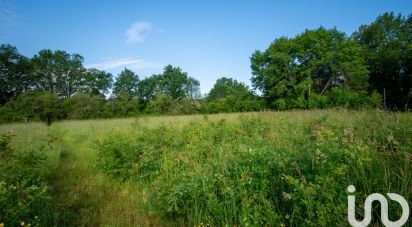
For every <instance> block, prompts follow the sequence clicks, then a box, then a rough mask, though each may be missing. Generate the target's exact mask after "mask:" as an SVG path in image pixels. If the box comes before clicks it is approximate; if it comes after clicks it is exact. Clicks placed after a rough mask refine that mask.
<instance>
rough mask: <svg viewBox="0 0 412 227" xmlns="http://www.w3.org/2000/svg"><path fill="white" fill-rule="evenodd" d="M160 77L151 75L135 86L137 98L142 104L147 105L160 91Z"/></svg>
mask: <svg viewBox="0 0 412 227" xmlns="http://www.w3.org/2000/svg"><path fill="white" fill-rule="evenodd" d="M161 80H162V75H152V76H150V77H146V78H145V79H143V80H141V81H140V82H139V84H138V85H137V87H138V89H137V96H138V98H139V100H140V101H141V102H143V103H147V102H148V101H150V100H151V99H153V98H154V97H155V96H156V93H158V92H160V90H161Z"/></svg>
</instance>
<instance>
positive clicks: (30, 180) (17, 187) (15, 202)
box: [0, 135, 54, 226]
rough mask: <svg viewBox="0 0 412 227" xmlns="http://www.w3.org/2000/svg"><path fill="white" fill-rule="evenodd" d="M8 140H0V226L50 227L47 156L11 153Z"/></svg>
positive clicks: (37, 153)
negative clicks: (0, 224) (23, 224)
mask: <svg viewBox="0 0 412 227" xmlns="http://www.w3.org/2000/svg"><path fill="white" fill-rule="evenodd" d="M10 138H11V137H10V136H7V135H3V136H1V137H0V223H3V224H4V225H5V226H18V225H21V224H22V223H23V222H24V223H25V224H26V225H27V224H30V225H31V226H46V225H52V224H53V218H54V217H53V211H52V205H51V204H52V203H51V193H50V187H49V185H48V184H47V178H48V177H49V176H50V173H51V169H50V166H49V165H48V164H47V157H46V156H45V155H44V154H43V153H42V152H40V151H38V150H26V151H24V152H16V151H14V150H13V149H11V148H10V147H9V143H10Z"/></svg>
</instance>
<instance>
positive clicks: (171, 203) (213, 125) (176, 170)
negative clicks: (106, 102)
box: [97, 114, 412, 226]
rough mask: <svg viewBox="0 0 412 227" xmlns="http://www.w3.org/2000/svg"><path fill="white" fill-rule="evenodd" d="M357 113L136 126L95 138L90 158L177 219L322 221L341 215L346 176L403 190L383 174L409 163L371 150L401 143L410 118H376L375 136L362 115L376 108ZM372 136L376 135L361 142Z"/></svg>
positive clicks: (372, 186)
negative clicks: (401, 123)
mask: <svg viewBox="0 0 412 227" xmlns="http://www.w3.org/2000/svg"><path fill="white" fill-rule="evenodd" d="M366 116H368V118H365V117H363V118H360V119H358V120H355V121H354V122H353V125H354V127H351V126H349V125H347V124H346V123H345V122H344V121H336V120H329V117H328V116H327V115H324V116H320V117H318V118H314V119H313V120H310V121H307V122H299V123H296V122H294V121H292V120H291V119H287V118H285V119H279V120H277V121H275V122H276V124H274V122H271V121H267V120H262V119H260V118H257V117H241V118H240V119H239V123H229V122H227V121H224V120H222V121H209V120H208V119H205V120H204V121H199V122H193V123H189V124H188V125H186V126H184V127H183V128H181V129H178V128H174V127H172V126H161V127H158V128H155V129H148V128H143V129H140V130H139V131H138V132H137V133H136V134H135V135H125V134H114V135H111V136H109V137H107V138H106V139H103V140H102V141H101V143H100V145H99V146H98V147H97V149H98V151H99V157H100V158H99V162H98V163H99V165H98V166H100V167H101V168H102V169H103V170H104V171H105V172H107V173H108V174H110V175H113V176H116V177H117V178H119V179H121V180H132V181H136V182H139V183H140V184H141V185H142V187H146V188H147V190H148V191H149V198H148V204H150V205H149V207H151V209H154V210H155V211H156V212H158V213H160V214H163V215H165V216H166V217H171V218H173V219H175V220H178V222H179V223H180V224H182V225H193V224H196V225H197V224H199V223H205V224H209V225H211V226H224V225H241V226H246V225H252V226H262V225H263V226H264V225H280V224H284V225H288V226H300V225H306V226H332V225H336V224H338V223H342V222H343V220H345V217H346V209H347V204H346V200H347V194H346V192H345V189H346V187H347V186H348V185H350V184H353V185H356V186H357V187H358V188H359V191H362V195H359V196H364V197H366V195H368V194H370V193H372V192H376V191H378V192H379V191H387V190H389V188H391V189H392V190H393V188H392V187H396V189H397V190H399V191H402V192H404V194H403V195H404V196H406V197H407V198H408V197H411V196H412V194H411V193H410V192H408V191H407V189H408V188H409V187H411V186H412V185H411V184H410V182H409V183H408V182H406V181H403V182H404V183H405V184H406V185H402V183H401V182H400V181H399V182H398V181H396V180H395V181H393V182H391V183H390V184H387V183H385V182H388V180H389V181H390V179H391V176H392V174H395V175H396V174H401V172H403V173H402V175H405V174H407V175H408V174H409V175H408V176H410V175H411V174H412V169H411V168H410V167H408V168H398V169H397V168H394V167H393V166H396V165H399V166H403V167H405V166H407V162H408V160H405V159H404V158H403V156H402V155H399V156H393V157H392V159H391V160H388V159H387V156H386V154H385V153H382V154H380V153H379V152H386V151H385V150H381V147H386V148H393V146H395V145H396V146H397V150H401V148H402V147H403V148H407V147H409V148H410V146H411V144H409V143H408V142H407V141H408V139H407V138H406V137H404V135H405V133H406V131H408V125H409V126H410V124H409V123H406V122H405V128H396V127H395V128H394V127H392V126H393V125H392V126H391V124H390V122H387V125H385V124H382V122H380V121H377V122H376V124H375V123H373V124H372V125H373V127H374V128H373V131H374V132H376V133H377V134H378V135H379V136H378V135H376V136H374V137H368V136H365V135H366V134H367V133H365V132H364V130H369V129H368V127H366V125H364V124H366V123H367V122H370V121H372V120H371V119H379V117H381V116H380V115H379V116H373V115H370V114H366ZM382 120H383V119H382ZM379 122H380V123H379ZM358 127H360V128H358ZM382 127H384V128H387V130H381V128H382ZM388 130H389V131H388ZM400 130H401V131H400ZM405 130H406V131H405ZM388 133H390V135H392V136H391V137H390V138H389V139H388V136H387V135H386V134H388ZM369 135H373V134H371V133H369ZM381 137H382V138H381ZM373 141H381V142H379V143H378V144H376V146H369V145H368V144H373V143H374V142H373ZM390 152H393V150H390ZM381 164H382V165H383V166H380V165H381ZM388 169H391V171H388ZM360 173H362V174H360ZM377 176H379V177H377ZM391 212H392V213H397V214H399V211H398V210H396V209H393V210H391ZM331 214H333V215H331ZM376 214H378V213H376ZM394 215H396V214H394ZM375 220H379V217H375Z"/></svg>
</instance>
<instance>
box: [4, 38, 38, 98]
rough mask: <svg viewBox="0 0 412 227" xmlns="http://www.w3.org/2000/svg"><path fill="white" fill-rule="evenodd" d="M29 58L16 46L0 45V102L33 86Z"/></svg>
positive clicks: (14, 96)
mask: <svg viewBox="0 0 412 227" xmlns="http://www.w3.org/2000/svg"><path fill="white" fill-rule="evenodd" d="M31 72H32V66H31V63H30V60H29V59H28V58H26V57H24V56H23V55H21V54H20V53H19V52H18V50H17V48H16V47H14V46H11V45H8V44H2V45H0V104H5V103H6V102H8V101H10V100H12V99H15V98H16V97H17V96H18V95H19V94H20V93H21V92H23V91H25V90H28V89H31V88H32V86H33V82H34V81H33V80H34V79H33V77H32V73H31Z"/></svg>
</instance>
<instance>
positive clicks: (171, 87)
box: [161, 65, 189, 100]
mask: <svg viewBox="0 0 412 227" xmlns="http://www.w3.org/2000/svg"><path fill="white" fill-rule="evenodd" d="M188 79H189V78H188V76H187V73H186V72H182V69H180V68H179V67H177V68H175V67H173V66H172V65H167V66H166V67H165V68H164V71H163V74H162V79H161V90H162V93H164V94H166V95H169V96H170V97H172V98H173V99H176V100H180V99H183V98H186V92H185V86H186V85H187V84H188Z"/></svg>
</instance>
